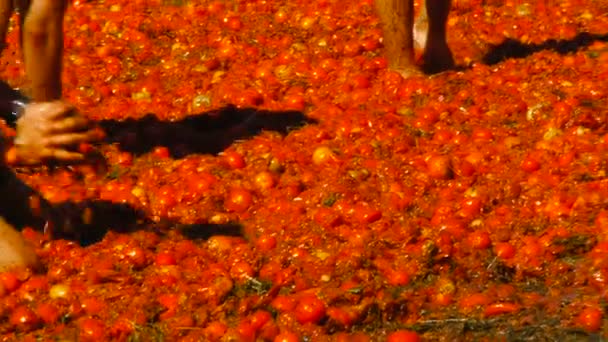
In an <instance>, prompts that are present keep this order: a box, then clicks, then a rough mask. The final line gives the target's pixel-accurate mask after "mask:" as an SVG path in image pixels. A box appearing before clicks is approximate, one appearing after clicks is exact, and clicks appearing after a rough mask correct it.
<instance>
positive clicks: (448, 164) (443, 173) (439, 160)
mask: <svg viewBox="0 0 608 342" xmlns="http://www.w3.org/2000/svg"><path fill="white" fill-rule="evenodd" d="M426 165H427V172H428V174H429V176H431V177H432V178H435V179H450V178H452V176H453V171H452V161H451V159H450V158H449V157H448V156H441V155H439V156H431V157H430V158H429V159H428V160H427V161H426Z"/></svg>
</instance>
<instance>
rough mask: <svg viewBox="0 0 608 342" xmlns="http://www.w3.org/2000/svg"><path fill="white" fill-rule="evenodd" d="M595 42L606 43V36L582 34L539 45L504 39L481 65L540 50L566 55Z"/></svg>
mask: <svg viewBox="0 0 608 342" xmlns="http://www.w3.org/2000/svg"><path fill="white" fill-rule="evenodd" d="M595 41H608V34H591V33H586V32H583V33H579V34H578V35H577V36H576V37H574V38H572V39H567V40H556V39H550V40H547V41H545V42H543V43H541V44H524V43H522V42H520V41H518V40H515V39H506V40H505V41H504V42H502V43H501V44H499V45H495V46H493V47H492V48H491V49H490V51H489V52H488V53H487V54H486V55H485V56H484V57H483V63H485V64H488V65H494V64H497V63H500V62H502V61H504V60H507V59H509V58H525V57H528V56H530V55H532V54H533V53H535V52H539V51H542V50H553V51H555V52H557V53H559V54H568V53H572V52H576V51H578V50H580V49H582V48H585V47H588V46H590V45H592V44H593V43H594V42H595Z"/></svg>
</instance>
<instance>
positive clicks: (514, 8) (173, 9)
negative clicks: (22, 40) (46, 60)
mask: <svg viewBox="0 0 608 342" xmlns="http://www.w3.org/2000/svg"><path fill="white" fill-rule="evenodd" d="M605 12H606V7H605V5H604V4H603V3H602V2H583V1H579V0H561V1H550V0H529V1H514V0H513V1H492V0H489V1H481V0H454V1H453V9H452V12H451V14H450V18H449V21H448V23H447V26H448V32H449V34H448V39H449V43H450V47H451V48H452V50H453V52H454V55H455V58H456V62H457V64H458V65H459V67H460V68H459V69H458V70H456V71H449V72H445V73H442V74H439V75H434V76H432V77H413V78H410V79H402V78H401V76H399V75H398V74H395V73H392V72H390V71H389V70H387V61H386V58H385V56H384V54H383V50H382V34H381V28H380V26H379V22H378V18H377V16H376V14H375V11H374V6H373V1H372V0H364V1H339V0H318V1H286V0H256V1H251V0H247V1H246V0H233V1H217V0H200V1H194V0H190V1H170V0H162V1H141V0H129V1H127V0H105V1H92V2H88V1H73V4H72V6H70V7H69V9H68V12H67V14H66V19H65V55H64V73H63V81H64V91H65V97H66V98H67V99H68V100H69V101H71V102H72V103H74V104H75V105H76V106H77V107H78V108H79V109H80V111H81V112H82V113H84V114H86V115H87V116H88V117H90V118H91V119H93V120H125V119H135V120H136V119H139V118H142V117H144V116H145V115H146V114H149V113H154V115H155V117H156V118H158V120H160V121H165V122H170V121H177V120H181V119H184V118H186V117H189V116H191V115H195V114H197V115H198V114H200V113H202V114H203V115H204V114H205V113H209V112H213V111H215V110H218V109H220V108H223V107H225V106H228V105H232V106H236V107H237V108H256V109H258V110H264V111H265V113H266V114H264V115H268V116H273V117H274V118H275V119H276V117H279V116H281V115H285V113H286V112H288V111H298V112H301V113H303V114H304V115H305V116H306V117H308V118H310V119H311V120H314V122H311V123H309V124H306V125H303V126H300V127H291V128H290V129H289V130H288V131H287V133H285V134H282V133H281V132H278V131H275V130H272V129H265V130H262V131H260V132H257V134H255V135H253V136H247V137H244V138H242V139H238V138H236V139H234V141H233V142H232V143H231V144H229V146H228V147H227V148H226V149H224V150H223V151H222V152H221V153H219V154H217V155H216V154H211V153H209V154H204V153H198V154H189V155H186V156H181V157H174V156H173V154H172V151H171V149H170V147H169V146H156V143H155V140H154V139H153V138H151V139H146V140H145V141H139V142H138V143H140V144H144V145H146V144H147V145H148V149H147V150H146V151H144V152H143V153H139V152H135V151H130V150H128V149H125V148H124V146H122V145H121V144H104V145H102V146H100V149H101V151H102V152H103V154H104V156H105V157H106V159H107V160H108V163H109V165H111V167H110V169H109V170H107V172H105V171H104V172H100V171H96V170H95V169H93V168H85V167H80V168H72V169H56V170H39V171H38V172H35V173H31V172H30V173H20V174H19V176H20V177H21V178H22V179H23V181H25V182H26V183H27V184H29V185H30V186H31V187H33V188H34V189H36V190H37V191H39V192H40V193H41V194H42V195H44V196H45V197H46V198H47V199H48V200H49V201H51V202H53V203H63V202H68V201H71V202H82V201H106V202H112V203H117V204H125V205H128V206H129V207H132V208H135V209H137V210H140V211H141V212H143V213H144V214H145V216H146V217H147V218H148V219H149V220H151V221H157V222H164V221H170V222H174V223H175V226H177V224H180V225H182V226H183V225H194V224H198V225H199V226H200V227H203V228H200V229H213V230H216V231H217V232H218V233H217V234H215V235H213V236H211V237H209V238H205V239H198V238H193V237H192V236H189V235H187V234H184V233H183V232H181V231H180V230H179V229H171V227H173V226H171V227H169V229H164V230H162V231H159V230H157V229H153V226H154V225H155V224H154V223H151V224H150V227H149V228H150V229H146V227H141V229H138V230H137V231H133V232H122V230H121V228H124V227H120V223H115V224H116V226H112V227H107V228H110V231H109V232H108V233H107V234H106V235H105V237H104V238H103V239H102V240H101V241H99V242H97V243H94V244H91V245H89V246H86V247H85V246H82V245H79V244H78V243H77V242H74V241H68V240H52V241H49V240H48V239H46V238H45V237H44V236H43V235H42V234H40V233H39V232H36V231H34V230H32V229H25V230H24V232H23V234H24V235H25V236H26V237H27V238H28V239H29V240H31V241H32V242H33V243H34V244H35V245H36V246H37V247H38V249H37V252H38V253H39V255H40V257H41V258H42V260H43V261H44V263H45V265H46V267H47V269H46V271H45V273H43V274H32V273H30V272H27V271H15V272H10V273H3V274H0V334H1V339H2V340H7V341H8V340H19V341H38V340H51V339H50V337H52V338H53V339H54V340H62V341H63V340H65V341H68V340H70V341H73V340H79V341H100V340H114V341H161V340H164V341H393V342H395V341H418V340H421V339H422V340H424V339H429V340H457V339H462V340H466V339H475V338H476V339H486V340H495V339H497V338H504V339H547V338H548V339H551V338H553V339H555V340H575V339H577V338H584V337H585V336H589V335H601V334H605V333H607V332H608V325H607V324H606V320H605V319H604V316H605V315H606V302H607V300H608V292H607V287H606V285H607V282H608V178H607V172H608V163H607V162H608V161H607V156H608V155H607V152H606V151H607V148H608V129H607V126H606V113H607V110H606V109H607V108H608V107H607V106H608V103H607V100H606V96H605V95H606V92H607V91H608V63H607V62H608V45H607V44H606V43H605V42H604V41H605V34H606V32H608V17H606V16H605ZM13 19H15V18H13ZM17 31H18V28H17V27H15V26H14V25H13V27H12V30H11V32H10V34H9V37H8V40H9V48H8V49H7V50H6V51H4V52H3V55H2V67H1V68H0V76H2V77H3V78H5V79H8V80H9V82H10V83H11V84H12V85H13V86H16V87H20V86H26V85H25V84H24V74H23V65H22V60H21V58H20V57H19V56H20V54H19V52H18V32H17ZM507 40H509V41H511V43H509V44H504V42H505V41H507ZM513 42H518V43H513ZM237 110H238V109H237ZM110 133H111V132H110ZM150 134H152V137H153V136H154V131H152V133H150ZM200 134H205V132H204V131H203V132H201V133H200ZM148 136H149V135H148ZM128 139H129V137H128V136H127V137H123V140H122V141H126V140H128ZM131 139H137V135H134V136H133V137H131ZM93 220H95V218H94V217H93ZM118 222H120V220H118ZM125 224H126V223H125ZM237 224H238V225H240V227H242V228H241V231H240V233H241V234H240V235H238V234H237V235H234V234H232V235H228V234H224V235H222V234H221V232H222V229H223V227H230V226H231V225H237Z"/></svg>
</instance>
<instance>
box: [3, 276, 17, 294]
mask: <svg viewBox="0 0 608 342" xmlns="http://www.w3.org/2000/svg"><path fill="white" fill-rule="evenodd" d="M0 284H1V285H2V286H3V287H4V289H5V290H6V291H7V292H9V293H10V292H13V291H15V290H17V289H18V288H19V286H21V281H20V280H19V278H17V276H16V275H15V274H14V273H11V272H3V273H1V274H0Z"/></svg>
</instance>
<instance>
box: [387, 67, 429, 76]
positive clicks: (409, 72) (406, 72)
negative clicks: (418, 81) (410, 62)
mask: <svg viewBox="0 0 608 342" xmlns="http://www.w3.org/2000/svg"><path fill="white" fill-rule="evenodd" d="M391 70H393V71H394V72H396V73H399V75H401V77H403V78H412V77H419V76H424V73H423V72H422V70H420V68H418V67H416V66H412V67H406V68H392V69H391Z"/></svg>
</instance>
